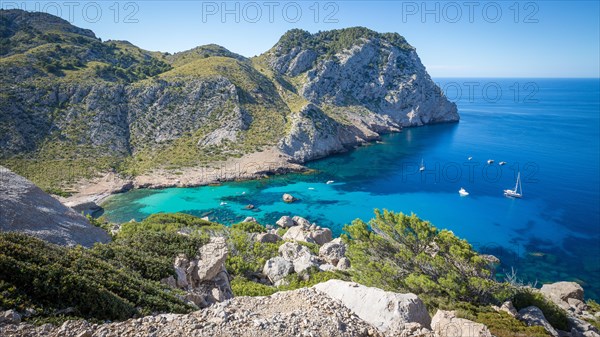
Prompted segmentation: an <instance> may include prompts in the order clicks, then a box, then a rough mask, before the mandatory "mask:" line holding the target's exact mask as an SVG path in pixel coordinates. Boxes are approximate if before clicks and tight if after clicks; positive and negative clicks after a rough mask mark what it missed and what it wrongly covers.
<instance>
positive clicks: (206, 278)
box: [163, 237, 233, 308]
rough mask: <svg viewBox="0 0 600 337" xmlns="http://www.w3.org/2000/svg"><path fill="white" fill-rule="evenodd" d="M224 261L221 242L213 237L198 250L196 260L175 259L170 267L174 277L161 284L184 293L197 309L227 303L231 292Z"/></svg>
mask: <svg viewBox="0 0 600 337" xmlns="http://www.w3.org/2000/svg"><path fill="white" fill-rule="evenodd" d="M226 259H227V244H226V242H225V239H224V238H221V237H213V238H211V240H210V242H209V243H207V244H205V245H203V246H202V247H200V249H198V255H197V256H196V257H194V258H191V259H190V258H188V257H187V256H185V255H179V256H177V257H176V258H175V262H174V264H173V267H174V268H175V273H176V274H177V277H176V278H173V276H170V277H169V278H167V279H165V280H163V283H165V284H168V285H170V286H172V287H174V288H179V289H182V290H184V291H185V292H186V295H185V299H186V300H188V301H190V302H192V303H193V304H195V305H196V306H198V307H200V308H205V307H207V306H209V305H211V304H213V303H217V302H222V301H224V300H227V299H230V298H232V297H233V292H232V291H231V286H230V284H229V274H228V273H227V270H226V269H225V260H226Z"/></svg>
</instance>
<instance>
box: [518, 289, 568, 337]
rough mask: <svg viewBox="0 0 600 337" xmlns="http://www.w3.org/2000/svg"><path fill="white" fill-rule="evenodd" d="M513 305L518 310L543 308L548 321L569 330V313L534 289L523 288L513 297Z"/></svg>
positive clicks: (558, 327)
mask: <svg viewBox="0 0 600 337" xmlns="http://www.w3.org/2000/svg"><path fill="white" fill-rule="evenodd" d="M512 301H513V305H514V306H515V308H516V309H517V310H521V309H523V308H526V307H529V306H536V307H538V308H540V310H542V312H543V313H544V316H545V317H546V319H547V320H548V322H549V323H550V324H551V325H552V326H553V327H555V328H556V329H559V330H565V331H566V330H567V329H568V326H569V323H568V320H567V314H566V313H565V311H564V310H563V309H561V308H559V307H558V306H557V305H556V304H554V303H552V302H551V301H549V300H547V299H546V298H545V297H544V295H542V294H541V293H539V292H535V291H534V290H532V289H527V288H522V289H520V290H519V291H518V292H517V293H516V294H515V295H514V297H513V300H512Z"/></svg>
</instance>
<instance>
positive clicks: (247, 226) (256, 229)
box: [231, 221, 267, 233]
mask: <svg viewBox="0 0 600 337" xmlns="http://www.w3.org/2000/svg"><path fill="white" fill-rule="evenodd" d="M231 228H233V229H237V230H241V231H244V232H246V233H266V232H267V229H266V228H265V227H264V226H262V225H260V224H258V223H256V222H252V221H251V222H240V223H236V224H233V225H231Z"/></svg>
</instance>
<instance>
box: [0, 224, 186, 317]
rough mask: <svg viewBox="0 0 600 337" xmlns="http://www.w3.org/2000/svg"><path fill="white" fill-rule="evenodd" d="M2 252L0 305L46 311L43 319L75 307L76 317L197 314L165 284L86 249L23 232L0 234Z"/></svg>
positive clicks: (0, 260) (43, 312)
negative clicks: (58, 311)
mask: <svg viewBox="0 0 600 337" xmlns="http://www.w3.org/2000/svg"><path fill="white" fill-rule="evenodd" d="M0 252H2V254H0V281H2V282H3V285H4V289H3V291H2V297H3V298H2V301H1V302H2V303H7V302H8V303H9V304H12V306H15V307H20V306H23V305H27V304H34V306H35V307H40V308H43V310H42V313H41V315H45V316H49V315H50V316H51V315H52V314H53V313H54V312H56V311H57V310H60V309H65V308H67V307H73V308H74V310H75V311H74V313H73V315H75V316H78V317H83V318H97V319H111V320H122V319H126V318H129V317H131V316H133V315H135V314H150V313H151V312H154V311H160V312H176V313H185V312H189V311H190V310H192V308H191V307H190V306H189V305H187V304H185V303H184V302H183V301H182V300H181V299H179V298H178V297H177V296H176V295H177V294H176V293H174V292H173V291H166V289H165V287H164V286H163V285H161V284H160V283H158V282H155V281H152V280H148V279H145V278H143V277H141V276H140V274H139V273H138V272H136V271H134V270H131V269H128V268H121V267H117V266H115V265H113V264H112V263H110V262H108V261H104V260H103V259H100V258H98V257H97V256H96V255H94V254H93V253H92V252H90V251H89V250H86V249H83V248H81V247H76V248H66V247H61V246H57V245H53V244H50V243H47V242H44V241H42V240H39V239H37V238H34V237H30V236H27V235H24V234H19V233H0ZM7 287H8V289H6V288H7ZM12 287H14V289H12ZM5 296H6V297H5Z"/></svg>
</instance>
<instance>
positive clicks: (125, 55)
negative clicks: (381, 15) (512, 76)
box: [0, 10, 459, 189]
mask: <svg viewBox="0 0 600 337" xmlns="http://www.w3.org/2000/svg"><path fill="white" fill-rule="evenodd" d="M0 47H1V48H0V49H1V52H0V79H1V80H2V86H1V87H0V145H1V147H0V149H1V150H0V160H1V161H2V162H3V163H4V164H5V165H6V166H8V167H10V168H12V169H14V170H15V171H17V172H18V173H21V174H23V175H25V176H26V177H28V178H31V179H33V180H34V182H36V183H38V184H40V185H41V186H43V187H44V188H50V187H52V188H55V187H57V186H61V187H64V186H68V185H69V184H68V183H70V184H71V187H73V186H75V189H76V186H77V185H76V184H73V183H75V182H77V181H79V180H81V178H93V177H95V176H97V175H98V173H106V172H110V171H113V172H118V173H119V174H123V175H126V176H137V175H141V174H146V175H147V176H148V175H149V176H152V172H153V171H154V170H157V169H161V170H170V171H172V172H174V171H177V170H182V169H185V168H191V167H198V166H203V165H204V166H207V165H209V164H210V163H214V162H217V161H225V160H228V159H231V158H239V157H243V156H247V155H250V154H253V153H256V152H260V151H264V150H267V149H271V148H273V147H275V148H276V149H277V151H276V152H274V153H275V156H280V155H281V156H283V157H285V158H288V159H287V160H288V161H290V162H296V163H303V162H305V161H307V160H311V159H315V158H319V157H323V156H326V155H329V154H331V153H334V152H340V151H345V150H347V149H348V148H351V147H353V146H356V145H358V144H361V143H363V142H366V141H370V140H373V139H376V138H378V137H379V135H380V134H382V133H388V132H397V131H400V130H401V128H402V127H408V126H420V125H424V124H429V123H440V122H452V121H457V120H458V119H459V117H458V114H457V110H456V106H455V105H454V104H453V103H450V102H449V101H448V100H447V99H446V98H445V97H444V95H443V93H442V92H441V91H440V89H439V88H438V87H437V86H436V85H435V84H434V83H433V81H432V80H431V78H430V77H429V75H428V74H427V72H426V70H425V67H424V66H423V65H422V63H421V62H420V60H419V58H418V56H417V54H416V51H415V49H414V48H413V47H411V46H410V45H409V44H408V43H407V42H406V40H404V38H403V37H401V36H400V35H398V34H395V33H394V34H391V33H386V34H380V33H376V32H373V31H371V30H368V29H366V28H348V29H342V30H334V31H329V32H320V33H317V34H312V35H311V34H310V33H308V32H305V31H300V30H292V31H290V32H288V33H286V34H285V35H284V36H283V37H282V38H281V39H280V41H279V42H278V43H277V44H276V45H275V46H274V47H273V48H271V49H270V50H269V51H267V52H266V53H264V54H262V55H260V56H258V57H255V58H252V59H248V58H245V57H243V56H240V55H237V54H234V53H232V52H230V51H228V50H227V49H225V48H223V47H220V46H217V45H208V46H201V47H197V48H194V49H192V50H189V51H185V52H182V53H177V54H174V55H170V54H167V53H158V52H149V51H145V50H142V49H140V48H138V47H136V46H134V45H132V44H130V43H128V42H126V41H106V42H102V41H101V40H100V39H98V38H96V36H95V35H94V34H93V33H92V32H91V31H89V30H83V29H79V28H77V27H74V26H72V25H70V24H69V23H68V22H66V21H64V20H61V19H59V18H56V17H53V16H51V15H48V14H41V13H29V12H24V11H19V10H9V11H4V10H2V11H0ZM277 152H279V153H277ZM269 153H271V152H269ZM65 166H69V169H68V170H65ZM65 183H67V184H66V185H65Z"/></svg>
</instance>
